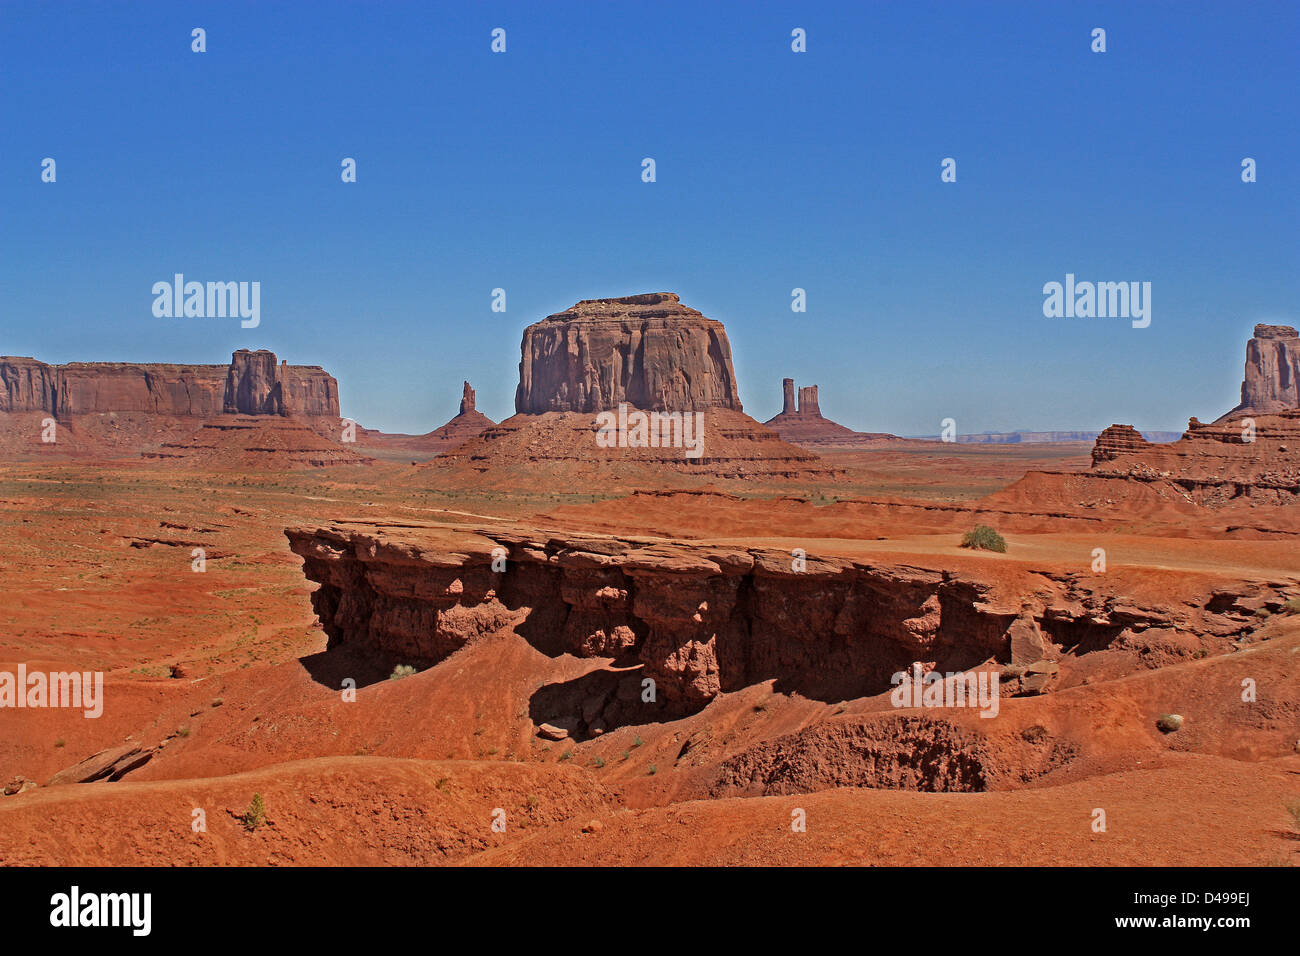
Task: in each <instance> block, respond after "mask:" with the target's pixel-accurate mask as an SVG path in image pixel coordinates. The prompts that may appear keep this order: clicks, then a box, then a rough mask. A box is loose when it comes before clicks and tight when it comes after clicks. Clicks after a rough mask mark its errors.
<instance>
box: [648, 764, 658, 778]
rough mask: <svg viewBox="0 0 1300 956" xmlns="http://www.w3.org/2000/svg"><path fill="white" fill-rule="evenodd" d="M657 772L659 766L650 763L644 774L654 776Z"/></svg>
mask: <svg viewBox="0 0 1300 956" xmlns="http://www.w3.org/2000/svg"><path fill="white" fill-rule="evenodd" d="M658 772H659V768H658V767H656V766H655V765H654V764H651V765H650V769H649V770H647V771H646V774H647V775H648V776H651V777H653V776H654V775H655V774H657V773H658Z"/></svg>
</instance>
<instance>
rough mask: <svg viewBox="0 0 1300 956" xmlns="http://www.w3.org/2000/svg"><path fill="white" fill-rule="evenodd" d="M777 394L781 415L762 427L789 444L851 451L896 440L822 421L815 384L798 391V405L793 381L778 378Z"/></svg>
mask: <svg viewBox="0 0 1300 956" xmlns="http://www.w3.org/2000/svg"><path fill="white" fill-rule="evenodd" d="M781 391H782V404H781V414H779V415H777V416H776V417H774V418H770V419H768V420H767V421H765V422H764V423H763V424H764V425H766V426H767V427H768V428H770V429H772V430H773V431H774V432H776V433H777V434H778V435H780V436H781V438H783V439H784V440H785V441H788V442H790V444H792V445H799V446H800V447H802V448H811V449H817V448H853V447H860V446H868V445H876V444H879V443H881V442H885V441H898V440H900V439H898V437H897V436H895V435H889V434H885V433H880V432H855V431H854V430H853V429H851V428H847V427H845V426H844V425H841V424H839V423H838V422H833V421H831V420H830V419H829V418H824V417H823V416H822V411H821V406H820V404H819V402H818V397H817V386H816V385H805V386H803V387H802V388H800V389H799V404H798V406H796V405H795V389H794V379H792V378H785V379H782V380H781Z"/></svg>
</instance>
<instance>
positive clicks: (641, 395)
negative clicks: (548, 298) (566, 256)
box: [515, 292, 741, 415]
mask: <svg viewBox="0 0 1300 956" xmlns="http://www.w3.org/2000/svg"><path fill="white" fill-rule="evenodd" d="M520 351H521V359H520V362H519V388H518V390H517V391H516V393H515V411H517V412H520V413H523V414H530V415H538V414H542V413H544V412H599V411H604V410H606V409H611V408H614V407H616V406H617V405H618V404H619V403H620V402H627V403H628V404H629V405H633V406H635V407H637V408H642V409H658V410H665V411H678V412H686V411H703V410H705V409H709V408H730V409H734V410H736V411H740V410H741V405H740V395H739V392H738V391H737V386H736V372H735V369H734V368H733V367H732V364H731V343H730V342H729V341H728V340H727V332H726V329H724V328H723V326H722V323H721V322H717V321H715V320H713V319H709V318H706V317H705V316H703V315H701V314H700V313H699V312H697V311H696V310H695V309H691V308H687V307H686V306H684V305H682V304H681V302H680V301H679V300H678V297H677V296H676V295H675V294H674V293H671V292H654V293H648V294H645V295H633V296H625V297H623V298H618V299H586V300H583V301H582V302H579V303H578V304H577V305H575V306H573V308H571V309H568V310H566V311H564V312H559V313H556V314H555V315H550V316H547V317H546V318H545V319H543V320H542V321H540V322H537V323H534V324H533V325H530V326H529V327H528V328H526V329H525V330H524V337H523V342H522V343H521V346H520Z"/></svg>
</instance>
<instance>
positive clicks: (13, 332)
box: [0, 0, 1300, 434]
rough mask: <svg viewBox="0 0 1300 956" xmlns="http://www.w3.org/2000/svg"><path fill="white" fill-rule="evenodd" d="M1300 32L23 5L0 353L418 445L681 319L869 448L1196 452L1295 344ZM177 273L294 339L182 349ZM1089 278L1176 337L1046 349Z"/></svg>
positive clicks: (1127, 15)
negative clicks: (599, 333) (603, 322)
mask: <svg viewBox="0 0 1300 956" xmlns="http://www.w3.org/2000/svg"><path fill="white" fill-rule="evenodd" d="M1297 11H1300V4H1295V3H1285V4H1284V3H1271V2H1253V3H1249V4H1241V3H1217V4H1206V3H1193V2H1178V3H1135V2H1123V3H1114V4H1104V3H1096V4H1057V3H1048V2H1032V3H1014V4H1013V3H991V2H990V3H965V2H954V3H946V4H935V5H933V6H927V5H924V4H914V3H906V4H893V3H891V4H873V3H844V4H837V5H831V4H824V5H823V4H809V3H780V4H778V3H746V4H740V3H709V2H702V0H695V2H691V3H673V2H654V3H594V2H592V3H582V4H577V3H520V4H508V3H461V4H454V5H453V4H431V3H423V4H409V5H408V4H399V3H383V4H380V3H366V4H362V3H346V4H344V3H328V2H327V3H312V4H305V3H304V4H278V3H271V2H258V3H249V4H245V3H228V2H222V3H208V4H186V3H175V2H169V3H158V4H150V3H136V4H129V5H128V4H117V3H113V4H78V5H77V6H75V7H73V6H72V5H69V4H36V3H21V4H20V3H16V2H13V0H3V2H0V64H3V66H0V71H2V72H0V76H2V77H3V87H4V90H3V95H2V96H0V216H2V217H3V223H4V225H3V229H0V297H2V298H0V302H2V303H3V304H2V305H0V353H3V354H11V355H34V356H35V357H37V358H40V359H43V360H45V361H49V362H67V361H139V362H146V361H172V362H195V363H218V362H224V361H226V360H227V359H228V356H229V353H230V352H231V351H232V350H233V349H235V348H240V347H251V348H270V349H273V350H274V351H276V352H277V353H278V354H279V355H280V356H281V357H282V358H285V359H288V360H289V361H290V362H291V363H296V364H319V365H323V366H324V367H326V368H327V369H329V370H330V371H331V372H332V373H333V374H334V375H335V376H336V377H337V378H338V380H339V386H340V392H341V395H342V401H343V412H344V414H346V415H350V416H352V417H355V418H356V419H358V420H359V421H360V422H362V423H363V424H364V425H367V426H370V427H380V428H384V429H386V430H390V431H414V432H418V431H427V430H429V429H430V428H433V427H435V426H437V425H440V424H441V423H442V422H443V421H445V420H446V419H447V418H449V417H450V416H451V415H453V414H454V413H455V410H456V404H457V402H458V400H459V396H460V383H461V380H462V379H464V378H468V379H469V380H470V381H471V382H472V383H473V384H474V385H475V387H476V388H477V389H478V395H479V406H480V408H481V409H482V410H483V411H485V412H486V413H487V414H488V415H490V416H492V417H493V418H496V419H501V418H504V417H506V416H508V415H509V414H512V413H513V397H514V388H515V384H516V381H517V364H518V361H519V339H520V335H521V332H522V330H523V328H524V327H525V326H526V325H528V324H529V323H531V322H534V321H536V320H538V319H540V318H541V317H543V316H545V315H547V314H549V313H552V312H556V311H559V310H561V309H563V308H565V307H567V306H569V305H571V304H572V303H573V302H575V301H577V300H578V299H584V298H596V297H601V296H613V295H626V294H631V293H637V292H647V291H673V292H677V293H679V294H680V295H681V297H682V301H683V302H684V303H686V304H687V305H690V306H693V307H694V308H697V309H699V310H701V311H702V312H704V313H705V314H706V315H708V316H711V317H713V318H716V319H719V320H721V321H722V322H724V323H725V324H726V326H727V330H728V332H729V334H730V337H731V342H732V350H733V354H734V357H735V361H736V370H737V374H738V377H739V380H740V383H741V398H742V399H743V401H744V403H745V408H746V411H748V412H749V413H750V414H752V415H754V416H755V417H757V418H760V419H765V418H768V417H770V416H771V415H773V414H775V413H776V412H777V411H779V410H780V398H781V394H780V382H781V379H782V378H783V377H785V376H792V377H793V378H795V380H796V381H797V383H798V384H800V385H805V384H819V385H820V386H821V399H822V400H821V404H822V410H823V412H824V413H825V414H827V415H828V416H830V417H833V418H835V419H837V420H839V421H841V422H843V423H845V424H847V425H850V426H852V427H855V428H860V429H865V430H873V431H877V430H879V431H892V432H896V433H899V434H933V433H935V432H937V431H938V430H939V422H940V420H941V419H943V418H947V417H952V418H954V419H956V420H957V423H958V429H959V430H960V431H962V432H975V431H983V430H1000V429H1011V428H1030V429H1054V428H1062V429H1063V428H1100V427H1104V426H1105V425H1108V424H1110V423H1111V422H1128V423H1132V424H1135V425H1137V426H1138V427H1140V428H1148V429H1168V430H1178V429H1181V428H1183V427H1185V425H1186V420H1187V417H1188V416H1189V415H1197V416H1199V417H1201V418H1202V419H1207V418H1213V417H1216V416H1217V415H1219V414H1220V413H1222V412H1223V411H1226V410H1227V409H1228V408H1230V407H1231V406H1232V405H1234V404H1235V403H1236V401H1237V398H1238V395H1237V391H1238V387H1239V385H1240V379H1241V374H1242V362H1243V358H1244V343H1245V340H1246V339H1247V338H1248V337H1249V335H1250V331H1251V328H1252V326H1253V325H1254V324H1255V323H1256V322H1272V323H1284V324H1300V305H1298V304H1297V302H1298V299H1297V288H1296V286H1297V279H1300V242H1298V241H1297V224H1298V223H1300V169H1298V168H1297V160H1298V159H1300V123H1297V120H1296V111H1297V103H1298V102H1300V97H1298V96H1297V94H1298V93H1300V70H1297V52H1296V51H1297V50H1298V49H1300V13H1298V12H1297ZM194 27H203V28H204V29H205V30H206V31H207V52H206V53H202V54H199V53H193V52H191V49H190V44H191V39H190V31H191V29H192V28H194ZM495 27H502V28H504V29H505V30H506V31H507V33H506V36H507V51H506V53H504V54H493V53H492V52H491V51H490V43H491V36H490V34H491V31H492V29H493V28H495ZM795 27H801V28H803V29H805V30H806V31H807V37H808V40H807V44H808V52H806V53H802V54H796V53H793V52H792V51H791V49H790V31H791V30H792V29H794V28H795ZM1094 27H1103V28H1105V29H1106V31H1107V52H1106V53H1104V54H1097V53H1093V52H1091V50H1090V44H1091V36H1090V34H1091V31H1092V29H1093V28H1094ZM647 156H649V157H653V158H654V159H655V161H656V164H657V182H655V183H643V182H642V181H641V160H642V158H643V157H647ZM44 157H53V158H54V159H55V160H56V162H57V181H56V182H55V183H52V184H51V183H43V182H41V176H40V174H41V161H42V159H43V158H44ZM344 157H353V158H355V159H356V161H357V170H358V176H357V179H358V181H357V182H356V183H354V184H344V183H342V182H341V181H340V175H339V173H340V162H341V161H342V159H343V158H344ZM945 157H953V158H955V159H956V160H957V182H956V183H941V182H940V162H941V160H942V159H943V158H945ZM1244 157H1252V158H1254V159H1255V160H1256V161H1257V164H1258V182H1256V183H1253V184H1245V183H1242V182H1241V177H1240V164H1241V161H1242V159H1243V158H1244ZM176 272H182V273H184V274H185V275H186V277H187V278H191V279H198V280H203V281H207V280H214V281H215V280H221V281H227V280H246V281H252V280H256V281H260V282H261V285H262V319H261V325H260V327H258V328H256V329H241V328H240V326H239V323H238V321H237V320H233V319H215V318H214V319H197V318H190V319H160V318H155V317H154V315H153V312H152V302H153V296H152V294H151V292H150V290H151V287H152V285H153V283H154V282H157V281H160V280H170V278H171V276H172V275H173V274H174V273H176ZM1066 273H1074V274H1076V276H1077V277H1078V278H1079V279H1081V280H1082V279H1092V280H1098V281H1149V282H1151V283H1152V323H1151V326H1150V327H1149V328H1146V329H1133V328H1132V327H1131V326H1130V324H1129V322H1128V321H1126V320H1123V319H1098V318H1091V319H1078V318H1071V319H1064V318H1053V319H1049V318H1045V317H1044V316H1043V312H1042V304H1043V294H1042V287H1043V284H1044V283H1046V282H1049V281H1063V280H1064V277H1065V274H1066ZM497 287H501V288H504V289H505V290H506V294H507V311H506V312H505V313H494V312H492V311H491V309H490V306H491V292H492V290H493V289H494V288H497ZM795 287H800V288H804V289H806V290H807V303H808V309H807V312H806V313H802V314H796V313H793V312H792V311H791V309H790V301H791V298H790V297H791V290H792V289H793V288H795Z"/></svg>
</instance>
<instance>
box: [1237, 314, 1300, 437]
mask: <svg viewBox="0 0 1300 956" xmlns="http://www.w3.org/2000/svg"><path fill="white" fill-rule="evenodd" d="M1292 408H1300V335H1298V334H1297V333H1296V330H1295V329H1293V328H1292V327H1291V326H1289V325H1257V326H1255V335H1254V337H1253V338H1252V339H1251V340H1250V341H1249V342H1247V343H1246V374H1245V377H1244V378H1243V379H1242V383H1241V404H1240V405H1238V406H1237V407H1236V408H1234V409H1233V410H1232V411H1230V412H1228V413H1227V414H1226V415H1224V416H1223V418H1221V419H1219V421H1226V420H1228V419H1230V418H1237V417H1240V416H1242V415H1268V414H1275V413H1278V412H1282V411H1284V410H1286V409H1292Z"/></svg>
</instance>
